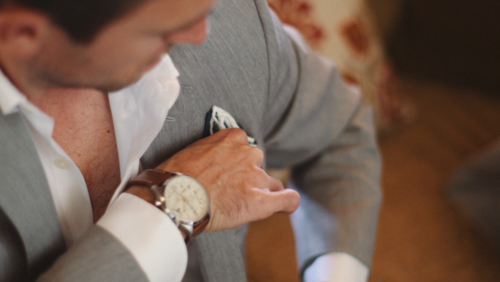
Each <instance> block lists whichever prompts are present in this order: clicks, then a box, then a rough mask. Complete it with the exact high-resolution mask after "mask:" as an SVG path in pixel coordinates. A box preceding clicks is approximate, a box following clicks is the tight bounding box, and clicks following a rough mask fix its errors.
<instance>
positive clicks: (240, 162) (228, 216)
mask: <svg viewBox="0 0 500 282" xmlns="http://www.w3.org/2000/svg"><path fill="white" fill-rule="evenodd" d="M263 161H264V154H263V152H262V151H261V150H260V149H258V148H256V147H252V146H250V145H248V140H247V135H246V133H245V131H243V130H241V129H225V130H221V131H219V132H217V133H216V134H214V135H212V136H209V137H207V138H204V139H202V140H199V141H198V142H196V143H193V144H191V145H190V146H188V147H187V148H186V149H184V150H182V151H180V152H178V153H177V154H175V155H174V156H173V157H172V158H170V159H168V160H167V161H165V162H164V163H163V164H161V165H160V166H158V167H157V168H158V169H161V170H165V171H170V172H180V173H184V174H186V175H189V176H191V177H193V178H195V179H196V180H198V181H199V182H200V183H201V184H202V185H203V186H205V188H206V189H207V191H208V195H209V197H210V217H211V219H210V223H209V224H208V226H207V228H206V229H205V231H219V230H224V229H229V228H233V227H237V226H240V225H242V224H245V223H248V222H252V221H256V220H260V219H263V218H266V217H269V216H271V215H272V214H274V213H276V212H284V213H292V212H294V211H295V210H296V209H297V208H298V206H299V203H300V197H299V194H298V193H297V192H296V191H294V190H292V189H285V188H284V187H283V184H281V182H280V181H279V180H277V179H275V178H272V177H270V176H269V175H267V173H266V172H265V171H264V170H263V169H261V168H260V166H261V165H262V163H263Z"/></svg>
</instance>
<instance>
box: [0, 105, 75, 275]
mask: <svg viewBox="0 0 500 282" xmlns="http://www.w3.org/2000/svg"><path fill="white" fill-rule="evenodd" d="M0 179H1V181H0V206H1V208H2V209H3V210H4V212H5V213H6V215H7V216H8V218H9V219H10V220H11V222H12V223H13V224H14V226H15V227H16V229H17V231H18V233H19V235H20V237H21V239H22V241H23V243H24V248H25V252H26V259H27V263H28V269H29V272H30V274H29V275H30V277H32V278H34V277H36V276H37V275H38V274H39V273H40V272H41V271H42V270H44V269H45V268H47V267H48V266H49V265H50V264H52V263H53V261H54V260H55V258H57V257H58V256H59V255H60V254H61V253H63V252H64V251H65V249H66V246H65V243H64V238H63V235H62V232H61V228H60V226H59V221H58V217H57V214H56V211H55V207H54V204H53V201H52V197H51V194H50V190H49V188H48V184H47V181H46V179H45V174H44V172H43V168H42V166H41V164H40V161H39V159H38V154H37V152H36V149H35V146H34V144H33V142H32V140H31V136H30V134H29V132H28V128H27V126H26V125H25V123H24V121H23V119H22V118H21V116H20V115H19V114H17V113H16V114H11V115H8V116H0Z"/></svg>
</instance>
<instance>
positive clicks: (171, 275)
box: [0, 55, 187, 281]
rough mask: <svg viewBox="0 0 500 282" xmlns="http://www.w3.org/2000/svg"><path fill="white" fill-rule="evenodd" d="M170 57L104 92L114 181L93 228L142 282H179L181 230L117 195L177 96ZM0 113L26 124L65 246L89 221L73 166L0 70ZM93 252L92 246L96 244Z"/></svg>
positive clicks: (46, 120)
mask: <svg viewBox="0 0 500 282" xmlns="http://www.w3.org/2000/svg"><path fill="white" fill-rule="evenodd" d="M178 75H179V73H178V72H177V70H176V69H175V67H174V65H173V63H172V61H171V59H170V57H169V56H168V55H166V56H165V57H164V58H163V60H162V61H161V63H160V64H159V65H158V66H157V67H155V68H154V69H153V70H151V71H150V72H148V73H147V74H146V75H145V76H144V77H143V78H142V79H141V80H140V81H138V82H137V83H136V84H134V85H132V86H130V87H128V88H126V89H124V90H121V91H118V92H115V93H110V94H109V102H110V107H111V112H112V116H113V124H114V128H115V134H116V140H117V146H118V155H119V162H120V174H121V183H120V185H119V187H118V188H117V190H116V192H115V194H114V196H113V198H112V200H111V202H110V205H109V207H108V209H107V211H106V213H105V214H104V215H103V217H102V218H101V219H100V220H99V221H98V222H97V225H99V226H100V227H102V228H104V229H105V230H107V231H108V232H110V233H111V234H112V235H114V236H115V237H116V238H117V239H118V240H119V241H120V242H121V243H122V244H123V245H124V246H125V247H126V248H127V249H128V250H129V251H130V253H131V254H132V255H133V256H134V257H135V259H136V260H137V262H138V264H139V265H140V267H141V268H142V270H143V271H144V273H145V274H146V275H147V277H148V278H149V280H150V281H181V279H182V277H183V275H184V271H185V269H186V265H187V250H186V246H185V243H184V240H183V238H182V235H181V233H180V232H179V231H178V229H177V227H176V226H175V225H174V223H173V222H172V221H171V219H170V218H168V217H167V216H166V215H165V214H164V213H163V212H161V211H160V210H159V209H157V208H156V207H154V206H153V205H151V204H149V203H147V202H146V201H143V200H141V199H139V198H138V197H135V196H133V195H130V194H126V193H121V192H122V190H123V188H124V186H125V185H126V183H127V182H128V181H129V179H130V178H132V177H134V176H136V175H137V173H138V171H139V159H140V157H141V156H142V155H143V154H144V152H145V151H146V149H147V148H148V146H149V145H150V144H151V142H152V141H153V139H154V138H155V137H156V135H157V134H158V132H159V131H160V129H161V128H162V126H163V123H164V121H165V119H166V117H167V113H168V110H169V109H170V108H171V107H172V105H173V103H174V102H175V100H176V99H177V96H178V94H179V92H180V85H179V82H178V80H177V77H178ZM0 109H1V111H2V114H3V115H8V114H11V113H14V112H19V113H20V114H21V116H22V117H23V118H24V120H25V122H26V124H27V125H28V127H29V130H30V134H31V136H32V138H33V141H34V143H35V147H36V150H37V153H38V155H39V157H40V160H41V163H42V167H43V169H44V172H45V175H46V178H47V181H48V184H49V189H50V192H51V195H52V198H53V200H54V204H55V208H56V212H57V215H58V219H59V222H60V225H61V229H62V233H63V236H64V239H65V241H66V245H67V246H68V248H70V247H71V245H73V243H74V242H76V241H78V240H80V239H82V236H83V235H84V234H85V232H86V231H87V230H88V229H89V228H90V227H91V226H92V224H93V216H92V207H91V203H90V198H89V194H88V190H87V185H86V183H85V180H84V178H83V175H82V174H81V172H80V170H79V169H78V167H77V166H76V165H75V163H74V162H73V161H72V160H71V158H69V156H68V155H67V154H66V152H64V150H63V149H62V148H61V147H60V146H59V145H58V144H57V142H55V140H54V139H53V138H52V132H53V129H54V120H53V119H52V118H51V117H49V116H48V115H46V114H45V113H44V112H42V111H41V110H40V109H38V108H37V107H36V106H35V105H33V104H32V103H30V101H28V99H27V98H26V97H25V96H24V95H23V94H21V93H20V92H19V90H18V89H17V88H16V87H15V86H13V85H12V83H11V82H10V81H9V80H8V79H7V78H6V77H5V75H4V74H3V73H0ZM96 247H97V248H98V247H99V246H96Z"/></svg>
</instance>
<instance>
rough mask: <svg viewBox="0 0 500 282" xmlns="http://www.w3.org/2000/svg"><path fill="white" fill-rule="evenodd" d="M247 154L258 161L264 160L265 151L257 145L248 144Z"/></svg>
mask: <svg viewBox="0 0 500 282" xmlns="http://www.w3.org/2000/svg"><path fill="white" fill-rule="evenodd" d="M247 154H248V156H249V157H251V158H252V159H254V160H256V161H258V162H262V161H264V152H263V151H262V150H261V149H259V148H257V147H253V146H248V148H247Z"/></svg>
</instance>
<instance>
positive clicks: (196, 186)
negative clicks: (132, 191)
mask: <svg viewBox="0 0 500 282" xmlns="http://www.w3.org/2000/svg"><path fill="white" fill-rule="evenodd" d="M132 186H143V187H147V188H148V190H149V191H151V192H152V194H153V198H154V199H155V200H154V203H152V204H153V205H155V206H156V207H158V208H159V209H160V210H162V211H164V212H165V213H166V214H167V215H168V216H169V217H170V218H171V219H172V221H173V222H174V223H175V225H176V226H177V227H178V228H179V230H180V231H181V232H182V233H183V234H184V235H185V236H186V239H185V241H186V244H187V243H188V242H189V241H191V239H192V238H193V237H195V236H197V235H198V234H200V233H201V232H203V230H204V229H205V227H206V226H207V224H208V222H209V221H210V213H209V211H210V206H209V204H210V202H209V199H208V193H207V190H205V188H204V187H203V185H201V184H200V183H199V182H198V181H196V179H194V178H192V177H189V176H187V175H184V174H182V173H178V172H167V171H163V170H159V169H148V170H145V171H143V172H141V173H140V174H139V175H138V176H137V177H135V178H134V179H132V180H131V181H130V182H129V183H128V184H127V187H126V188H125V190H127V189H128V188H130V187H132Z"/></svg>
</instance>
